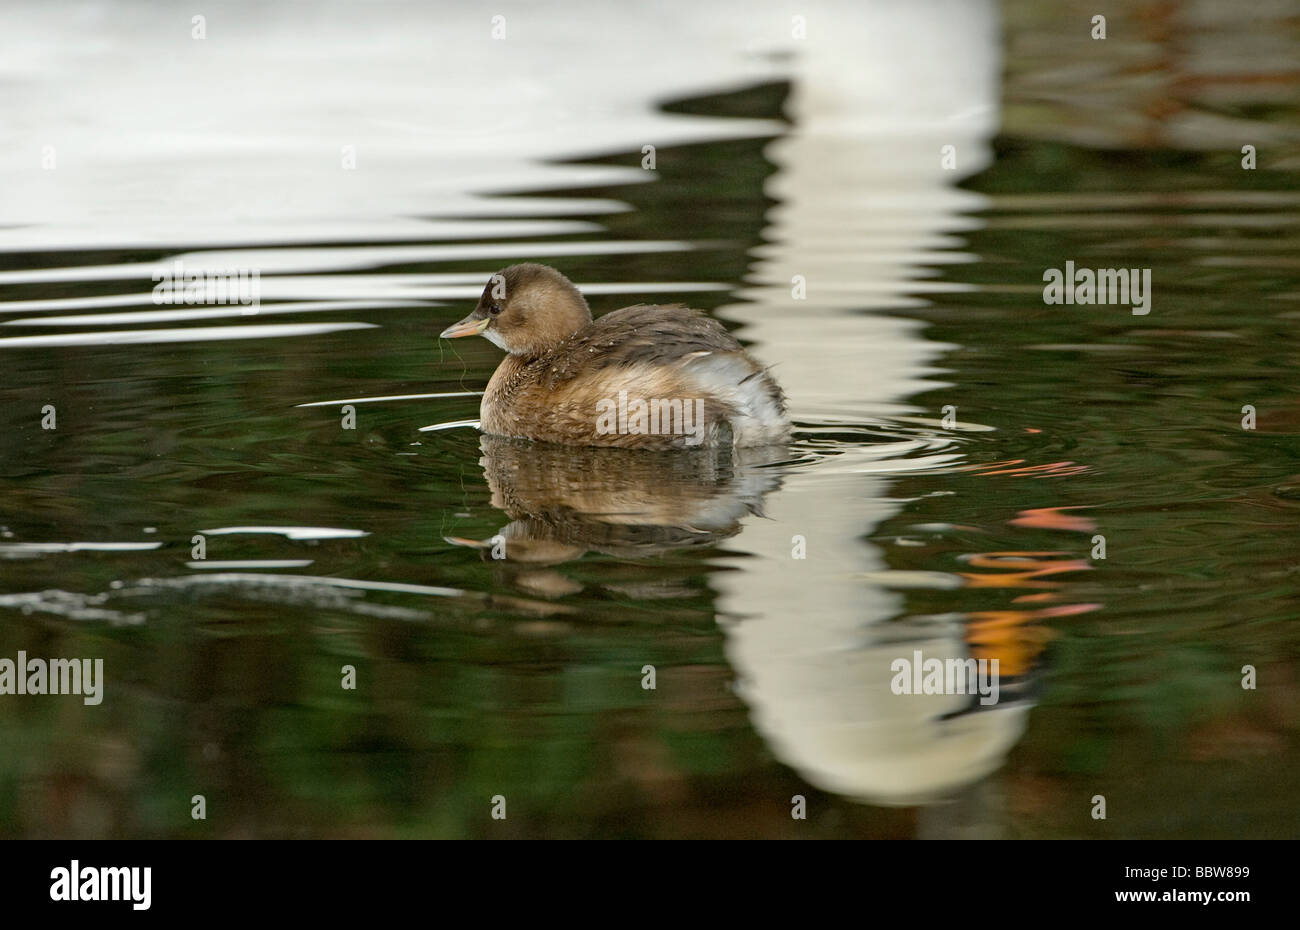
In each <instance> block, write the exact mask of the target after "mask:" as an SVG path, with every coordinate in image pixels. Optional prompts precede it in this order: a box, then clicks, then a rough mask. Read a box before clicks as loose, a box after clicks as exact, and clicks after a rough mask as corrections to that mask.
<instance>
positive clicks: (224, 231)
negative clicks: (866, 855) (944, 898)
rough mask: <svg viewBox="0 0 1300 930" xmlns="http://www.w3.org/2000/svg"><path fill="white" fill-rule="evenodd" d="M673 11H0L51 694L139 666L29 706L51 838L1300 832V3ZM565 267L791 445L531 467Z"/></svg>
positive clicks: (15, 550) (11, 594) (20, 595)
mask: <svg viewBox="0 0 1300 930" xmlns="http://www.w3.org/2000/svg"><path fill="white" fill-rule="evenodd" d="M669 6H670V7H671V8H672V9H670V10H668V11H667V12H666V13H664V12H655V13H653V15H652V14H651V13H650V12H649V11H647V12H646V13H644V14H641V13H634V12H632V11H631V10H630V9H628V10H619V11H617V12H614V11H611V10H607V9H605V7H603V6H600V5H596V4H590V5H588V4H582V3H579V4H567V5H559V4H556V5H548V4H542V5H540V6H538V7H537V8H536V10H533V12H531V13H529V12H525V11H521V12H520V13H519V14H518V15H517V16H516V17H515V18H514V19H512V20H511V21H510V24H509V27H508V28H509V29H510V32H509V33H508V37H507V39H505V40H504V41H494V40H492V39H491V37H490V34H489V30H490V23H489V20H490V14H489V13H481V11H477V10H459V9H458V8H453V7H451V6H448V7H447V8H445V9H442V10H438V9H434V10H427V9H424V8H423V6H420V5H411V6H405V5H393V6H391V7H387V6H386V7H385V8H384V10H383V16H382V17H381V16H379V15H377V14H373V15H372V13H371V12H367V8H366V7H354V6H351V5H344V4H340V5H329V4H325V5H321V6H319V7H316V6H313V7H312V8H311V12H306V8H304V7H301V6H299V5H295V4H265V5H252V4H250V5H241V4H231V5H229V6H222V7H217V8H214V12H213V13H212V14H211V15H210V16H209V23H208V29H209V35H208V38H207V39H205V40H194V39H192V38H191V37H190V30H191V25H190V21H189V18H188V14H186V16H184V17H181V18H180V19H177V20H176V21H175V22H173V21H170V19H169V18H168V17H167V16H164V15H162V13H161V12H160V11H161V7H158V6H155V5H153V4H149V3H134V4H126V5H118V6H108V5H103V6H101V5H98V4H84V5H81V6H77V7H73V8H70V9H68V10H57V11H56V10H53V9H47V8H45V7H42V6H40V5H37V4H30V5H27V4H21V5H19V6H18V7H17V8H15V10H6V11H5V12H4V13H3V14H0V27H3V30H0V31H4V32H5V33H6V34H7V35H8V39H7V40H6V41H8V42H10V43H12V47H13V48H14V49H15V50H25V51H22V52H21V53H19V52H17V51H16V52H15V53H14V54H13V55H10V56H6V63H5V64H4V65H3V66H0V81H3V83H4V84H6V85H7V88H8V89H7V91H6V94H5V95H4V97H3V98H0V120H3V122H4V124H5V125H6V127H7V128H9V130H10V133H11V135H12V136H13V139H14V144H12V145H9V146H6V149H5V151H4V152H3V154H0V171H2V172H3V175H2V176H3V179H4V180H3V184H4V190H5V194H6V196H5V198H4V205H3V211H4V212H3V214H2V215H0V218H2V219H3V220H4V222H3V226H2V227H0V370H2V371H3V379H2V380H0V488H2V489H3V492H2V493H3V497H2V498H0V657H11V658H12V657H15V656H16V655H17V653H18V651H19V650H24V651H26V653H27V654H29V655H39V656H48V657H62V656H68V657H71V656H93V657H101V658H102V659H103V660H104V668H105V672H104V675H105V691H104V700H103V703H102V704H100V705H98V706H85V705H83V703H82V702H81V701H80V700H78V699H75V698H72V697H50V696H47V697H44V698H38V697H34V696H25V697H19V696H0V743H2V744H3V747H4V748H3V752H0V834H3V835H8V836H28V837H45V836H78V837H80V836H93V837H99V836H149V837H158V836H187V837H202V836H223V837H229V836H381V837H382V836H401V837H426V836H438V837H463V836H470V837H487V836H571V837H590V836H619V837H676V836H688V837H704V836H726V837H751V836H765V837H800V836H817V837H880V838H884V837H1101V836H1105V837H1116V836H1121V837H1188V836H1190V837H1204V836H1213V837H1236V836H1250V837H1282V836H1292V837H1293V836H1295V835H1297V831H1298V828H1300V813H1298V812H1300V788H1298V787H1297V786H1300V781H1298V780H1297V779H1296V778H1295V777H1294V772H1295V771H1296V769H1297V767H1298V766H1300V732H1298V729H1297V728H1298V726H1300V680H1298V674H1297V656H1298V654H1300V627H1297V617H1300V596H1298V592H1300V561H1297V558H1298V553H1300V546H1298V545H1297V542H1298V539H1297V536H1298V531H1297V525H1298V523H1300V395H1298V394H1297V379H1296V371H1297V366H1298V363H1300V341H1298V340H1297V336H1296V333H1297V323H1298V322H1300V262H1298V260H1297V255H1300V185H1297V183H1296V182H1297V177H1296V174H1297V171H1300V160H1297V158H1296V156H1295V155H1294V152H1295V151H1296V142H1297V141H1300V112H1298V111H1297V106H1296V101H1297V100H1298V99H1300V95H1298V94H1297V93H1296V90H1297V83H1300V74H1298V73H1297V71H1296V67H1295V62H1296V61H1297V60H1300V35H1298V34H1297V33H1298V28H1300V27H1298V25H1297V24H1298V23H1300V13H1298V12H1297V11H1296V10H1295V9H1292V8H1290V7H1287V6H1285V5H1277V6H1276V8H1270V9H1269V10H1268V11H1265V12H1261V13H1260V15H1259V16H1256V17H1254V18H1251V19H1237V18H1233V17H1231V16H1228V15H1227V14H1226V13H1223V12H1222V11H1221V10H1220V9H1219V7H1217V6H1216V5H1214V4H1191V5H1189V6H1188V7H1187V8H1186V9H1181V10H1179V11H1171V10H1170V9H1169V8H1168V7H1167V6H1165V5H1162V4H1150V5H1146V4H1135V5H1134V6H1133V10H1132V12H1131V13H1130V15H1128V16H1126V17H1123V18H1121V17H1112V23H1111V31H1112V37H1111V38H1110V39H1108V40H1107V41H1106V43H1105V44H1104V46H1103V44H1102V43H1096V42H1093V41H1092V40H1090V39H1089V38H1088V36H1087V26H1086V24H1087V22H1088V18H1089V16H1090V15H1091V9H1090V8H1088V9H1087V10H1084V9H1083V8H1082V7H1080V8H1079V10H1071V9H1069V8H1068V5H1067V6H1066V8H1063V9H1061V10H1060V11H1059V12H1057V13H1054V14H1051V15H1048V14H1046V13H1045V12H1044V11H1043V10H1041V9H1039V7H1038V5H1037V4H1030V3H1020V2H1011V3H1008V4H1005V5H1003V6H1002V7H1000V8H999V7H995V6H992V5H985V4H980V3H962V4H955V3H954V4H943V3H917V4H907V5H903V4H900V5H897V6H892V7H891V6H888V5H886V6H884V7H882V9H881V10H880V11H879V12H878V13H874V14H871V15H870V16H868V15H867V14H865V13H864V12H862V11H860V10H857V9H856V8H854V9H852V10H850V9H849V8H847V7H846V8H845V9H843V10H841V9H837V8H836V6H835V5H834V4H828V5H825V6H816V5H814V6H813V7H811V8H810V9H812V10H813V11H814V12H813V14H812V26H813V30H812V34H811V35H810V37H809V39H807V40H802V41H793V40H791V38H790V28H789V27H790V24H789V16H788V12H787V11H786V10H785V9H784V8H782V9H780V10H775V11H773V12H770V13H768V14H767V15H766V16H764V15H758V14H756V13H754V12H753V11H747V10H745V9H744V8H741V7H735V8H731V7H729V6H728V5H727V4H725V3H724V4H716V5H713V6H711V8H710V11H702V10H698V9H696V8H695V7H694V6H692V5H688V4H669ZM1224 9H1227V7H1224ZM643 15H644V17H645V19H644V21H641V20H640V19H638V17H641V16H643ZM818 17H822V19H818ZM1080 22H1081V23H1084V24H1085V25H1083V26H1080V25H1079V23H1080ZM566 23H567V26H566ZM575 23H581V24H583V26H582V29H578V28H577V27H576V26H574V24H575ZM828 23H834V24H835V25H834V27H833V28H832V27H830V26H828V25H827V24H828ZM583 30H588V31H587V32H584V31H583ZM593 34H599V35H601V36H602V37H603V38H602V41H600V42H593V41H592V39H591V35H593ZM56 37H57V38H56ZM286 49H288V50H289V51H288V52H286ZM580 51H581V52H582V53H583V54H582V56H581V57H582V63H581V64H580V65H578V64H574V65H566V66H565V67H558V68H557V67H556V66H555V62H556V61H565V62H572V61H574V60H575V59H576V58H577V57H578V53H579V52H580ZM656 52H657V53H656ZM634 53H635V58H634V59H630V58H629V56H632V55H633V54H634ZM629 60H635V61H636V62H639V63H640V64H639V65H638V67H636V68H633V67H630V66H629V65H628V64H627V62H628V61H629ZM468 75H474V76H475V79H474V80H470V79H469V78H468ZM484 75H489V76H490V79H485V78H484ZM1246 144H1251V145H1254V146H1256V148H1257V150H1258V167H1257V168H1256V169H1255V170H1250V171H1247V170H1243V169H1242V167H1241V164H1240V162H1241V158H1242V155H1241V147H1242V146H1243V145H1246ZM647 145H654V146H655V147H656V148H655V160H656V163H655V166H654V170H646V169H645V168H644V167H643V159H644V158H645V151H644V148H643V147H644V146H647ZM945 145H952V146H954V151H955V158H956V161H955V167H953V168H946V167H944V165H943V164H942V163H941V159H940V156H939V153H940V151H941V149H942V147H943V146H945ZM349 149H350V151H351V153H352V157H353V158H354V159H355V162H354V163H355V167H345V159H346V158H347V152H348V150H349ZM51 156H53V158H54V162H53V165H52V167H51V166H49V164H48V159H49V158H50V157H51ZM43 159H44V160H45V161H44V162H43ZM177 260H180V261H181V262H183V264H184V266H185V267H186V268H187V269H188V270H202V269H209V268H210V269H226V268H232V267H238V268H247V269H256V270H258V272H259V274H260V289H261V301H262V303H261V305H260V307H257V308H247V307H239V306H213V305H204V306H188V305H182V306H160V305H158V304H156V303H155V302H154V300H153V297H152V289H153V286H154V280H155V279H154V275H155V272H160V271H163V270H166V269H167V268H170V267H173V265H172V263H173V262H175V261H177ZM1067 260H1068V261H1073V262H1074V263H1075V264H1076V265H1077V266H1079V267H1088V268H1106V267H1122V268H1129V267H1133V268H1146V269H1150V270H1151V274H1152V281H1153V292H1152V302H1151V310H1150V313H1149V314H1146V315H1142V316H1139V315H1134V314H1132V313H1130V312H1129V310H1128V308H1127V307H1116V306H1049V305H1046V304H1044V302H1043V299H1042V288H1043V273H1044V270H1045V269H1050V268H1062V267H1064V264H1065V262H1066V261H1067ZM516 261H542V262H546V263H548V264H553V265H555V266H556V267H558V268H560V269H561V270H563V271H564V272H565V273H566V274H567V275H569V276H570V277H571V278H572V279H573V280H574V281H575V282H576V283H577V284H578V285H579V286H580V287H581V288H582V289H583V290H584V292H585V293H586V294H587V295H588V298H589V300H590V302H591V304H592V308H593V310H594V311H595V312H596V313H598V314H599V313H601V312H604V311H608V310H611V309H614V308H617V307H621V306H624V305H627V304H630V303H636V302H645V301H653V302H664V303H669V302H677V301H680V302H684V303H689V304H691V305H692V306H696V307H700V308H702V309H705V310H707V311H709V312H710V313H712V314H713V315H714V316H715V317H716V318H718V319H719V320H721V321H723V322H724V323H725V324H726V325H727V326H728V327H729V328H731V329H732V330H733V331H734V332H735V334H736V335H737V337H738V338H740V339H741V340H742V341H743V342H745V343H746V344H747V345H748V346H749V347H750V349H751V351H752V352H753V353H754V354H755V355H756V356H758V357H759V358H760V359H762V360H763V361H764V362H765V363H770V364H772V365H773V372H774V374H775V375H776V377H777V378H778V379H779V380H780V381H781V383H782V384H783V385H784V387H785V389H786V391H787V393H788V394H789V396H790V401H791V409H792V413H793V416H794V418H795V420H796V423H797V434H796V438H795V441H794V442H793V443H792V445H791V446H790V447H789V448H784V449H773V450H761V451H753V452H746V453H745V454H743V455H737V456H735V457H734V458H730V459H729V458H727V457H717V456H713V455H710V454H707V453H703V452H698V453H686V454H679V455H664V454H653V453H641V454H635V453H628V452H622V451H616V450H590V449H587V450H577V449H564V448H554V447H545V446H538V445H534V444H529V443H521V442H515V441H510V440H501V439H492V438H488V437H482V436H481V435H480V434H479V432H478V430H477V429H476V428H475V427H474V421H475V420H476V418H477V415H478V403H479V398H478V392H480V391H481V390H482V389H483V387H484V385H485V384H486V382H487V379H488V378H489V376H490V375H491V373H492V371H493V369H494V368H495V366H496V364H497V362H498V361H499V358H500V352H499V351H498V350H497V349H496V348H494V347H493V346H491V345H490V344H488V343H487V342H486V341H483V340H460V341H456V342H441V343H440V342H439V341H438V340H437V333H438V332H439V331H440V330H441V329H443V328H444V327H445V326H447V325H448V324H449V323H451V322H454V321H455V320H457V319H459V318H460V317H462V316H463V315H464V314H465V313H466V312H467V310H468V309H469V308H470V306H471V305H472V301H473V300H474V299H475V298H476V297H477V294H478V293H479V291H480V290H481V288H482V286H483V283H484V282H485V281H486V279H487V277H488V276H489V275H490V274H491V273H492V272H493V271H495V270H496V269H498V268H500V267H501V266H504V265H506V264H510V263H513V262H516ZM796 278H797V279H798V280H797V281H796ZM800 283H802V285H803V286H804V287H806V294H798V293H796V290H797V288H798V286H799V284H800ZM1247 405H1249V406H1250V407H1252V408H1254V411H1255V416H1256V418H1257V419H1256V423H1255V428H1254V429H1249V430H1248V429H1243V427H1242V420H1243V410H1242V408H1243V407H1244V406H1247ZM50 407H52V408H53V411H54V416H55V425H56V428H54V429H46V428H43V420H47V419H48V416H49V413H48V408H50ZM348 407H350V409H351V411H352V414H351V416H354V417H355V428H344V427H345V421H347V422H346V425H351V420H350V418H349V415H348V412H347V409H345V408H348ZM953 408H955V409H953ZM200 536H201V537H202V539H201V540H199V539H197V538H196V537H200ZM1099 539H1100V540H1101V542H1100V543H1099ZM494 540H498V541H502V542H503V543H504V548H505V551H506V552H507V553H508V557H507V558H505V559H496V558H494V557H493V548H494ZM1099 545H1101V546H1104V558H1103V557H1101V555H1102V550H1100V549H1099ZM200 546H201V547H202V549H203V551H198V548H199V547H200ZM199 556H202V558H200V557H199ZM914 650H921V651H922V652H923V653H924V654H925V655H926V656H939V657H953V658H966V657H975V658H997V659H998V660H999V663H1000V668H1001V673H1002V685H1001V695H1000V700H999V702H998V703H997V704H996V705H994V706H991V707H982V706H980V705H979V704H978V703H977V702H975V701H973V700H972V699H970V698H968V697H964V696H942V695H934V696H927V697H913V698H901V697H899V696H896V695H894V694H893V693H891V691H890V688H889V682H890V679H891V678H892V673H891V671H890V663H891V661H892V660H894V659H895V658H897V657H900V656H911V655H912V654H913V652H914ZM344 666H352V667H353V668H354V669H355V675H356V682H357V687H356V688H355V689H344V688H342V687H341V686H340V683H341V677H342V671H341V670H342V669H343V667H344ZM647 666H653V675H654V679H655V682H654V684H655V687H654V688H653V690H651V689H647V688H646V687H644V686H643V685H644V683H645V680H646V677H647V675H649V674H650V672H651V670H650V669H647V668H646V667H647ZM1243 666H1253V667H1254V669H1255V671H1256V674H1257V676H1258V687H1257V688H1256V689H1254V690H1247V689H1243V687H1242V669H1243ZM196 794H201V795H204V797H205V798H206V801H207V819H206V820H202V821H195V820H193V819H191V817H190V808H191V798H192V796H194V795H196ZM497 795H500V796H503V797H504V798H506V800H507V804H508V817H507V818H506V819H505V820H494V819H492V817H491V799H492V798H493V797H494V796H497ZM796 795H802V796H803V797H804V798H805V799H806V803H807V808H808V818H807V819H806V820H797V819H792V817H791V813H790V812H791V804H792V800H791V799H792V798H793V797H794V796H796ZM1095 795H1104V796H1105V798H1106V803H1107V808H1108V810H1107V815H1108V816H1107V819H1106V820H1105V821H1098V820H1095V819H1094V818H1093V817H1092V816H1090V814H1091V812H1092V810H1093V801H1092V799H1093V797H1094V796H1095Z"/></svg>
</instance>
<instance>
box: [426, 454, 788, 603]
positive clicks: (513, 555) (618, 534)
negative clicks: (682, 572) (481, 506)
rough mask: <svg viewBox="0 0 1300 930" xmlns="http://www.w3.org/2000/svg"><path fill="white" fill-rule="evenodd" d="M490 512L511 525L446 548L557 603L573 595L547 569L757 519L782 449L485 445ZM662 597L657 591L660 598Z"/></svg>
mask: <svg viewBox="0 0 1300 930" xmlns="http://www.w3.org/2000/svg"><path fill="white" fill-rule="evenodd" d="M481 448H482V450H483V457H482V459H480V462H479V463H480V464H481V465H482V466H483V474H484V477H486V479H487V483H488V487H489V489H490V490H491V492H492V506H494V507H496V508H497V509H498V510H502V511H504V512H505V514H506V515H507V516H508V517H509V518H510V522H509V523H507V524H506V525H505V526H503V527H502V528H501V529H500V530H499V531H498V533H497V534H496V535H495V536H494V537H492V538H490V539H486V540H467V539H459V538H449V540H448V541H449V542H453V543H457V544H460V545H470V546H474V547H476V548H479V549H481V550H482V551H483V557H484V558H485V559H491V560H496V561H499V562H500V563H501V565H502V568H503V570H504V571H505V572H507V573H508V574H509V575H510V577H511V580H512V581H513V583H514V584H516V585H518V586H519V587H521V588H524V589H526V590H528V591H530V592H532V593H535V594H541V595H546V596H551V597H559V596H563V595H566V594H572V593H575V592H577V591H580V590H582V585H581V584H580V583H578V582H577V581H575V580H573V579H571V578H569V577H566V576H564V575H563V574H561V573H559V572H558V571H555V570H553V567H554V566H556V565H559V564H561V563H563V562H569V561H572V560H574V559H578V558H580V557H581V556H583V555H585V554H586V553H588V552H599V553H603V554H605V555H611V556H615V557H617V558H623V559H638V558H645V557H648V556H654V555H659V554H661V553H666V552H670V551H672V550H677V549H687V548H692V547H701V546H712V545H714V544H716V543H718V542H719V541H720V540H723V539H726V538H728V537H730V536H734V535H735V534H736V533H739V532H740V529H741V521H742V520H744V519H745V518H746V517H749V516H754V515H759V516H761V515H762V512H763V511H762V503H763V496H764V495H765V494H767V493H768V492H770V491H772V490H774V489H776V488H777V487H779V486H780V483H781V469H779V468H776V467H771V466H775V465H777V464H779V463H781V462H784V461H787V460H788V459H789V451H788V450H787V449H786V448H785V447H778V446H769V447H761V448H752V449H736V450H722V451H719V450H709V449H700V450H695V451H684V452H683V451H672V452H655V451H649V450H639V449H608V448H593V447H585V446H561V445H550V444H546V443H537V442H529V441H526V440H516V439H508V438H503V437H498V436H484V437H482V441H481ZM664 593H665V592H663V591H661V592H660V596H663V595H664Z"/></svg>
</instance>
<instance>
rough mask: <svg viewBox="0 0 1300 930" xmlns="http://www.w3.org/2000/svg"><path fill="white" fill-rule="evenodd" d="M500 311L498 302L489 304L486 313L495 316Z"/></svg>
mask: <svg viewBox="0 0 1300 930" xmlns="http://www.w3.org/2000/svg"><path fill="white" fill-rule="evenodd" d="M500 312H501V305H500V304H492V305H491V306H489V307H488V313H490V314H492V315H493V316H496V315H497V314H498V313H500Z"/></svg>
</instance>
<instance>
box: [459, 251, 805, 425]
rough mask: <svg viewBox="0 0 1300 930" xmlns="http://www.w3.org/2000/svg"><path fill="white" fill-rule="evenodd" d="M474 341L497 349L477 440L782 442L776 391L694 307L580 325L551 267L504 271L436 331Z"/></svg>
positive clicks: (632, 312) (579, 306)
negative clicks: (484, 436)
mask: <svg viewBox="0 0 1300 930" xmlns="http://www.w3.org/2000/svg"><path fill="white" fill-rule="evenodd" d="M474 335H480V336H483V337H485V338H486V339H489V340H491V341H492V342H493V343H495V344H496V345H497V346H499V347H500V348H502V349H505V350H506V352H507V353H509V354H508V355H507V356H506V357H505V359H504V360H503V361H502V362H501V364H500V365H499V366H498V367H497V370H496V372H495V374H493V375H492V380H491V381H489V382H488V386H487V390H486V391H485V392H484V394H483V402H482V406H481V408H480V419H481V421H482V428H483V431H484V432H485V433H489V434H493V435H497V436H514V437H518V438H523V439H535V440H542V441H546V442H561V443H569V444H577V445H591V446H620V447H625V448H646V449H681V448H693V447H699V446H718V445H722V444H724V443H730V444H732V445H736V446H761V445H770V444H775V443H780V442H784V441H786V440H788V439H789V438H790V420H789V417H787V416H786V412H785V395H784V394H783V393H782V391H781V388H780V387H779V386H778V385H777V383H776V382H775V381H774V380H773V379H772V378H771V376H770V375H768V373H767V371H766V370H765V369H764V368H762V367H760V366H759V364H758V363H757V362H755V361H754V360H753V359H752V358H750V357H749V355H748V354H746V352H745V350H744V349H742V348H741V347H740V344H739V343H737V342H736V340H735V339H733V338H732V337H731V334H730V333H728V332H727V331H726V330H725V329H723V328H722V326H721V324H719V323H718V322H717V321H715V320H712V319H710V318H709V317H707V316H705V315H704V314H703V313H701V312H700V311H698V310H690V309H687V308H686V307H683V306H681V305H679V304H674V305H671V306H647V305H645V304H638V305H637V306H634V307H624V308H623V309H622V310H615V311H613V312H612V313H607V314H605V315H604V316H602V317H601V318H600V319H598V320H592V318H591V310H590V309H589V308H588V307H587V301H586V300H585V299H584V298H583V296H582V293H581V292H580V291H579V290H578V289H577V288H576V287H574V285H573V283H572V282H571V281H569V279H568V278H566V277H565V276H564V275H562V274H560V273H559V272H558V271H556V270H555V269H554V268H549V267H547V266H546V265H537V264H531V263H530V264H523V265H512V266H510V267H509V268H506V269H504V270H502V271H501V272H499V273H497V274H495V275H493V276H492V278H491V280H490V281H489V282H488V284H487V286H486V287H485V288H484V289H483V296H482V297H480V298H479V301H478V306H476V307H475V308H474V312H473V313H471V314H470V315H469V316H467V317H465V319H463V320H461V321H460V322H459V323H457V324H455V325H454V326H450V327H448V328H447V329H446V330H444V331H443V333H442V337H443V338H444V339H457V338H460V337H461V336H474Z"/></svg>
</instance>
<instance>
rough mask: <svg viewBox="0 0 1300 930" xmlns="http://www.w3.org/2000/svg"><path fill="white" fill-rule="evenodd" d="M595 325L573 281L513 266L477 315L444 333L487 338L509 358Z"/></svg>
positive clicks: (544, 269)
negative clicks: (591, 324)
mask: <svg viewBox="0 0 1300 930" xmlns="http://www.w3.org/2000/svg"><path fill="white" fill-rule="evenodd" d="M590 322H591V309H590V308H589V307H588V306H587V301H586V300H585V299H584V298H583V296H582V293H581V292H580V291H579V290H578V289H577V288H576V287H574V286H573V282H572V281H570V280H569V279H568V278H566V277H565V276H564V275H562V274H560V273H559V272H558V271H556V270H555V269H554V268H550V267H548V266H546V265H536V264H532V263H528V264H524V265H511V266H510V267H509V268H503V269H502V270H501V271H498V272H497V273H496V274H494V275H493V276H492V278H491V279H490V280H489V281H488V283H487V287H485V288H483V296H482V297H480V298H479V300H478V306H477V307H475V308H474V312H473V313H471V314H470V315H469V316H467V317H465V319H463V320H461V321H460V322H459V323H457V324H455V325H454V326H449V327H447V328H446V329H445V330H443V331H442V338H443V339H459V338H460V337H461V336H483V337H484V338H485V339H489V340H491V341H492V342H494V343H495V344H496V345H498V346H500V347H501V348H503V349H505V350H506V351H507V352H509V353H510V354H511V355H523V356H535V355H541V354H542V353H543V352H546V351H547V350H548V349H552V348H554V347H555V346H557V345H559V344H560V343H561V342H563V341H564V340H565V339H568V338H569V337H570V336H572V335H573V334H574V333H576V332H577V331H578V330H580V329H582V328H583V327H584V326H586V325H587V324H588V323H590Z"/></svg>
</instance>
